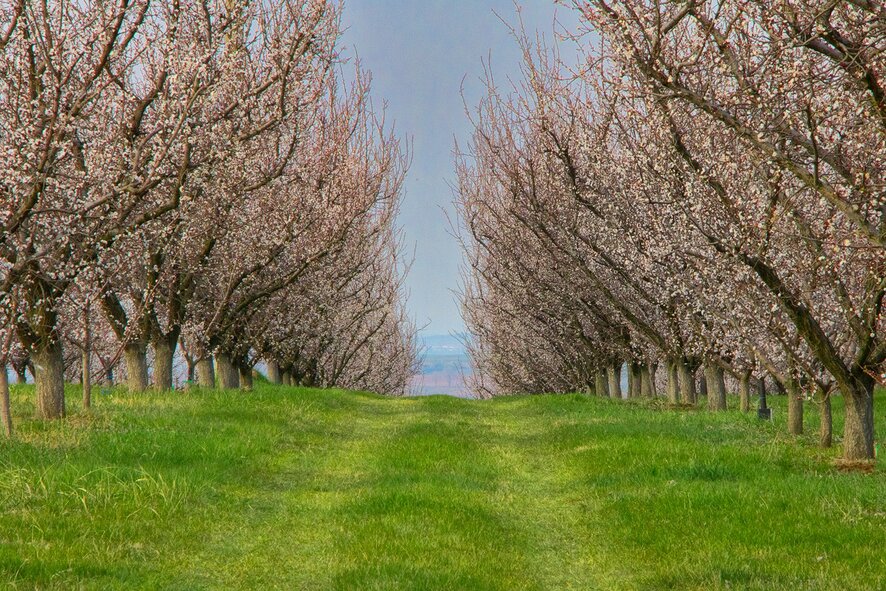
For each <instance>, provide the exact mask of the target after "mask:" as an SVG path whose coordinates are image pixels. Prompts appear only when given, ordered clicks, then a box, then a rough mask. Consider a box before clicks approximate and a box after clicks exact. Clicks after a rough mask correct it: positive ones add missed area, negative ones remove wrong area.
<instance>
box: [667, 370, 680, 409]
mask: <svg viewBox="0 0 886 591" xmlns="http://www.w3.org/2000/svg"><path fill="white" fill-rule="evenodd" d="M678 365H679V361H677V360H676V359H668V363H667V368H668V402H670V403H671V404H679V403H680V378H679V370H678V369H677V366H678Z"/></svg>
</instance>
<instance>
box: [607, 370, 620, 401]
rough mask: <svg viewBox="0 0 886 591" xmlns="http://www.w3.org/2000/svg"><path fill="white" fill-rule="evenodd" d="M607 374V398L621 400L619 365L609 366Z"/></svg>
mask: <svg viewBox="0 0 886 591" xmlns="http://www.w3.org/2000/svg"><path fill="white" fill-rule="evenodd" d="M607 373H608V377H609V397H610V398H617V399H618V400H621V399H622V396H621V363H613V364H611V365H610V366H609V371H608V372H607Z"/></svg>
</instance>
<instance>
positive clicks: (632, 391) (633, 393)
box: [627, 361, 639, 398]
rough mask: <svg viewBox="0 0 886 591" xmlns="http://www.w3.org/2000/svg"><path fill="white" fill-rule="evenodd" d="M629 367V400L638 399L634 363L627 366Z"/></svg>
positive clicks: (631, 362)
mask: <svg viewBox="0 0 886 591" xmlns="http://www.w3.org/2000/svg"><path fill="white" fill-rule="evenodd" d="M627 366H628V376H627V378H628V398H636V397H637V386H639V384H638V383H637V380H636V379H635V373H634V362H633V361H630V362H628V364H627Z"/></svg>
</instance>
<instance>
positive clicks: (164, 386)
mask: <svg viewBox="0 0 886 591" xmlns="http://www.w3.org/2000/svg"><path fill="white" fill-rule="evenodd" d="M177 347H178V334H170V335H163V334H160V335H157V336H155V337H154V338H153V339H151V348H152V349H153V350H154V388H156V389H157V390H159V391H161V392H166V391H167V390H172V365H173V359H175V350H176V348H177Z"/></svg>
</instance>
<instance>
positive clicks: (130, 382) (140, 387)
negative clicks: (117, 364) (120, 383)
mask: <svg viewBox="0 0 886 591" xmlns="http://www.w3.org/2000/svg"><path fill="white" fill-rule="evenodd" d="M123 358H124V359H125V360H126V385H127V387H128V388H129V391H130V392H144V391H145V390H147V388H148V354H147V348H146V347H145V344H144V343H140V342H135V343H131V344H129V345H126V346H125V347H124V348H123Z"/></svg>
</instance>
